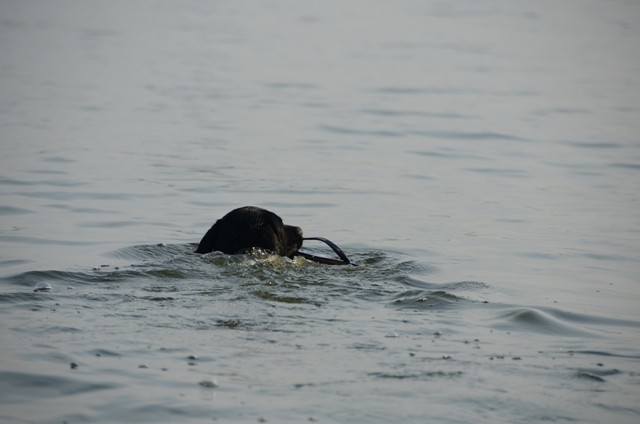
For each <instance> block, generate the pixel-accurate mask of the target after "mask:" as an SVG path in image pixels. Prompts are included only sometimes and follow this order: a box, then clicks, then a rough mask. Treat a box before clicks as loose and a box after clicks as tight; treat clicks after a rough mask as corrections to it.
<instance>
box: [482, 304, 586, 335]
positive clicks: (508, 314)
mask: <svg viewBox="0 0 640 424" xmlns="http://www.w3.org/2000/svg"><path fill="white" fill-rule="evenodd" d="M494 321H496V325H495V326H496V327H498V328H502V329H508V330H519V331H532V332H536V333H542V334H556V335H563V336H574V337H577V336H589V335H592V334H591V333H590V332H589V331H586V330H582V329H580V328H576V327H575V326H573V325H571V324H570V323H568V322H566V320H563V319H562V318H560V317H558V316H554V315H553V314H552V313H548V312H545V311H542V310H540V309H535V308H529V307H519V308H514V309H510V310H508V311H503V312H500V313H499V314H498V315H497V316H496V317H495V318H494Z"/></svg>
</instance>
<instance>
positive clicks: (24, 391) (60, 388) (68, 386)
mask: <svg viewBox="0 0 640 424" xmlns="http://www.w3.org/2000/svg"><path fill="white" fill-rule="evenodd" d="M116 387H118V385H116V384H113V383H94V382H85V381H81V380H77V379H73V378H67V377H57V376H50V375H42V374H31V373H22V372H8V371H5V372H0V392H1V393H3V396H4V402H5V403H6V402H10V401H17V402H23V401H25V400H33V399H46V398H51V397H55V396H67V395H74V394H81V393H89V392H96V391H102V390H107V389H113V388H116Z"/></svg>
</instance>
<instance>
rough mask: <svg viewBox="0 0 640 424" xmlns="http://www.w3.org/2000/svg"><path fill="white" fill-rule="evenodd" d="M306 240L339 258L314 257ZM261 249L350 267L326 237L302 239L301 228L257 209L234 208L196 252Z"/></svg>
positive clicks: (348, 262) (211, 229)
mask: <svg viewBox="0 0 640 424" xmlns="http://www.w3.org/2000/svg"><path fill="white" fill-rule="evenodd" d="M304 240H317V241H321V242H323V243H326V244H327V245H328V246H329V247H331V249H332V250H333V251H334V252H335V253H336V255H338V257H339V258H340V259H334V258H330V257H325V256H322V255H315V254H313V253H311V252H310V251H307V250H306V249H302V250H300V249H301V248H302V243H303V241H304ZM253 248H260V249H265V250H268V251H271V252H273V253H276V254H278V255H280V256H286V257H288V258H291V259H293V257H295V256H302V257H303V258H306V259H308V260H312V261H315V262H320V263H325V264H331V265H349V264H351V261H350V260H349V258H347V255H345V254H344V252H343V251H342V250H341V249H340V248H339V247H338V246H336V245H335V244H334V243H333V242H331V241H329V240H327V239H326V238H324V237H307V238H303V237H302V229H301V228H300V227H295V226H293V225H285V224H284V223H283V222H282V218H280V217H279V216H278V215H276V214H275V213H273V212H271V211H268V210H266V209H262V208H258V207H256V206H244V207H241V208H238V209H234V210H232V211H231V212H229V213H228V214H226V215H225V216H223V217H222V218H220V219H219V220H217V221H216V223H215V224H213V226H212V227H211V228H210V229H209V231H207V233H206V234H205V235H204V237H202V240H200V244H199V245H198V248H197V249H196V253H209V252H213V251H216V252H222V253H226V254H229V255H234V254H237V253H246V252H247V251H249V250H251V249H253Z"/></svg>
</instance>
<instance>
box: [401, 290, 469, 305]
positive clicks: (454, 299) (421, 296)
mask: <svg viewBox="0 0 640 424" xmlns="http://www.w3.org/2000/svg"><path fill="white" fill-rule="evenodd" d="M464 301H467V300H466V299H464V298H461V297H458V296H456V295H454V294H451V293H449V292H446V291H442V290H438V291H425V290H409V291H406V292H403V293H400V294H398V295H396V296H395V297H394V298H393V302H392V304H393V306H395V307H398V308H403V309H405V308H410V309H430V308H439V309H443V308H447V307H450V306H452V305H453V304H456V303H458V302H464Z"/></svg>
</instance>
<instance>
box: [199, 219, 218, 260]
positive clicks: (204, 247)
mask: <svg viewBox="0 0 640 424" xmlns="http://www.w3.org/2000/svg"><path fill="white" fill-rule="evenodd" d="M218 222H220V221H216V223H215V224H213V226H212V227H211V228H209V231H207V233H206V234H205V235H204V237H202V240H200V244H199V245H198V248H197V249H196V253H209V252H213V250H214V249H215V245H216V243H217V241H218V239H219V238H220V226H219V225H218Z"/></svg>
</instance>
